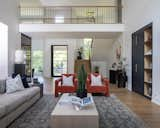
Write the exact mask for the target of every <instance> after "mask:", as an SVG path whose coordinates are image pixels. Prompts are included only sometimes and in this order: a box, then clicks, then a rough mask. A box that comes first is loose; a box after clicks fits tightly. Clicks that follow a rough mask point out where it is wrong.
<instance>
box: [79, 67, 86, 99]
mask: <svg viewBox="0 0 160 128" xmlns="http://www.w3.org/2000/svg"><path fill="white" fill-rule="evenodd" d="M86 80H87V73H86V71H85V69H84V65H83V64H82V65H81V67H80V69H79V72H78V90H77V96H78V97H80V98H84V97H87V90H86V88H85V87H86Z"/></svg>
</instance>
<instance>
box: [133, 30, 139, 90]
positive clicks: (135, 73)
mask: <svg viewBox="0 0 160 128" xmlns="http://www.w3.org/2000/svg"><path fill="white" fill-rule="evenodd" d="M136 49H138V37H137V35H136V33H134V34H132V90H133V91H135V92H137V91H138V85H139V83H138V82H139V81H138V61H137V58H136V57H137V55H138V54H137V50H136Z"/></svg>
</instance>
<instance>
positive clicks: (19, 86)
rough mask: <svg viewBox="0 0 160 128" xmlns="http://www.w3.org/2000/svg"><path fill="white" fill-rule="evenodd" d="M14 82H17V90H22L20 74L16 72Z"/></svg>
mask: <svg viewBox="0 0 160 128" xmlns="http://www.w3.org/2000/svg"><path fill="white" fill-rule="evenodd" d="M14 79H15V81H16V84H17V91H21V90H24V86H23V83H22V80H21V76H20V75H19V74H18V75H17V76H16V77H15V78H14Z"/></svg>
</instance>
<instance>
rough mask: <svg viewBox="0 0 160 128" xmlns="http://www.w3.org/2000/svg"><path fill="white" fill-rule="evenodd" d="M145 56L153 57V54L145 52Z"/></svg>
mask: <svg viewBox="0 0 160 128" xmlns="http://www.w3.org/2000/svg"><path fill="white" fill-rule="evenodd" d="M144 56H150V57H152V54H144Z"/></svg>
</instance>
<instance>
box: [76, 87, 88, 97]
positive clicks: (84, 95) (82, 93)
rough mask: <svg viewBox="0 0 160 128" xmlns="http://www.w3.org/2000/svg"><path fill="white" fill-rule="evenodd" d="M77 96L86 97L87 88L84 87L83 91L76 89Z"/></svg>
mask: <svg viewBox="0 0 160 128" xmlns="http://www.w3.org/2000/svg"><path fill="white" fill-rule="evenodd" d="M77 97H79V98H84V97H87V90H86V89H85V90H84V91H83V92H79V91H77Z"/></svg>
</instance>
